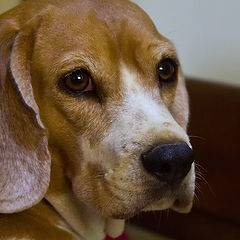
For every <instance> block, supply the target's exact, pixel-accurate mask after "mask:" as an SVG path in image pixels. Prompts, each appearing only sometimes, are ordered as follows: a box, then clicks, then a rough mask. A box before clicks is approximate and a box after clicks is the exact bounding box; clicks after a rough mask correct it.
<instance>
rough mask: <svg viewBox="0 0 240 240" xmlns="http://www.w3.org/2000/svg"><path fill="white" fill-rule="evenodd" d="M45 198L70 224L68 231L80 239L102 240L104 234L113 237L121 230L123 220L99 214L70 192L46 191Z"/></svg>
mask: <svg viewBox="0 0 240 240" xmlns="http://www.w3.org/2000/svg"><path fill="white" fill-rule="evenodd" d="M45 198H46V200H47V201H48V202H49V203H50V204H51V205H52V206H53V207H54V208H55V210H56V211H57V212H58V213H59V214H60V215H61V217H62V218H63V219H64V220H65V221H66V222H67V224H68V225H69V226H70V228H69V231H72V232H73V233H74V234H75V235H77V236H78V237H79V238H80V239H81V240H88V239H91V240H103V239H105V237H106V235H109V236H111V237H113V238H115V237H118V236H119V235H121V234H122V232H123V229H124V220H113V219H106V218H103V217H101V216H99V215H98V214H96V213H95V212H94V211H92V210H91V209H90V208H87V207H86V206H85V204H83V203H80V202H79V201H78V200H76V199H75V197H74V196H73V194H72V193H71V192H66V193H64V194H62V195H60V196H59V195H55V194H53V193H49V192H48V193H47V195H46V196H45Z"/></svg>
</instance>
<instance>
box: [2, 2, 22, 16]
mask: <svg viewBox="0 0 240 240" xmlns="http://www.w3.org/2000/svg"><path fill="white" fill-rule="evenodd" d="M19 2H20V0H0V13H3V12H5V11H7V10H8V9H10V8H12V7H14V6H16V5H17V4H18V3H19Z"/></svg>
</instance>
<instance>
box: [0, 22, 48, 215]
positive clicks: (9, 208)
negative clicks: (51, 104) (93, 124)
mask: <svg viewBox="0 0 240 240" xmlns="http://www.w3.org/2000/svg"><path fill="white" fill-rule="evenodd" d="M37 25H38V20H37V19H35V20H33V21H31V22H30V23H28V24H27V25H26V26H24V27H23V28H22V29H21V30H19V29H18V27H17V26H16V24H14V23H13V22H11V20H0V213H12V212H16V211H21V210H24V209H26V208H29V207H31V206H33V205H35V204H37V203H38V202H39V201H40V200H41V199H42V198H43V196H44V195H45V193H46V191H47V188H48V185H49V179H50V155H49V152H48V142H47V136H46V130H45V129H44V126H43V124H42V122H41V120H40V116H39V109H38V106H37V104H36V102H35V100H34V96H33V90H32V85H31V73H30V67H31V66H30V65H31V61H30V59H31V54H32V51H33V45H34V37H35V34H36V31H37Z"/></svg>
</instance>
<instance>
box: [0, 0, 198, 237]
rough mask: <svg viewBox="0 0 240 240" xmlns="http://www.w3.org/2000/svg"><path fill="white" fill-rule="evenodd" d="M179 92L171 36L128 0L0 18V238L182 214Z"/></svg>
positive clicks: (32, 4)
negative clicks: (151, 214)
mask: <svg viewBox="0 0 240 240" xmlns="http://www.w3.org/2000/svg"><path fill="white" fill-rule="evenodd" d="M187 122H188V96H187V92H186V89H185V83H184V78H183V75H182V72H181V67H180V64H179V61H178V57H177V54H176V51H175V49H174V47H173V44H172V43H171V42H170V41H169V40H168V39H166V38H165V37H163V36H162V35H160V34H159V33H158V31H157V29H156V27H155V26H154V24H153V23H152V21H151V20H150V19H149V17H148V16H147V15H146V13H145V12H144V11H143V10H141V9H140V8H139V7H138V6H137V5H135V4H134V3H132V2H129V1H127V0H65V1H63V0H27V1H25V2H23V3H22V4H20V5H19V6H17V7H16V8H14V9H12V10H10V11H8V12H6V13H5V14H3V15H1V16H0V213H1V214H0V239H1V240H3V239H4V240H5V239H16V240H18V239H21V240H23V239H24V240H26V239H31V240H32V239H34V240H43V239H44V240H54V239H57V240H70V239H81V240H82V239H84V240H102V239H104V238H105V236H106V235H109V236H112V237H117V236H119V235H120V234H121V233H122V231H123V228H124V219H128V218H130V217H132V216H134V215H136V214H137V213H139V212H140V211H148V210H163V209H168V208H172V209H174V210H176V211H178V212H189V211H190V209H191V206H192V200H193V195H194V185H195V183H194V182H195V173H194V172H195V171H194V163H193V152H192V147H191V144H190V142H189V138H188V136H187V133H186V127H187Z"/></svg>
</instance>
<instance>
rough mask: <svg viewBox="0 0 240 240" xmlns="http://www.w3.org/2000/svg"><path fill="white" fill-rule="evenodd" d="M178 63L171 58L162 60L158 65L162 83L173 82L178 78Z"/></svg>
mask: <svg viewBox="0 0 240 240" xmlns="http://www.w3.org/2000/svg"><path fill="white" fill-rule="evenodd" d="M176 73H177V63H176V61H174V60H173V59H171V58H166V59H164V60H162V61H161V62H160V63H159V65H158V76H159V81H160V83H171V82H173V81H174V80H175V79H176Z"/></svg>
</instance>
